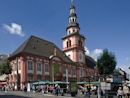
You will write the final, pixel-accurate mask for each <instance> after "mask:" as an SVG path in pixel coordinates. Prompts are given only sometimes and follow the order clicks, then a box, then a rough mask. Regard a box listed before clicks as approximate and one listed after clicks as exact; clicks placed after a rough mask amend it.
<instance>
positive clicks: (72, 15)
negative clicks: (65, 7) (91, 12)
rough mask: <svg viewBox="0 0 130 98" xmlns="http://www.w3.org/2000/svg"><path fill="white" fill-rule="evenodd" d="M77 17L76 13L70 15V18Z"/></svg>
mask: <svg viewBox="0 0 130 98" xmlns="http://www.w3.org/2000/svg"><path fill="white" fill-rule="evenodd" d="M74 16H75V17H76V18H77V15H76V14H75V13H71V14H70V15H69V17H74Z"/></svg>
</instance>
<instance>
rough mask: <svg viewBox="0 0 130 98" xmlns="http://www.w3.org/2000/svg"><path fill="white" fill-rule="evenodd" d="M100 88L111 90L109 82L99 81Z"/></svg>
mask: <svg viewBox="0 0 130 98" xmlns="http://www.w3.org/2000/svg"><path fill="white" fill-rule="evenodd" d="M101 89H102V90H111V83H107V82H101Z"/></svg>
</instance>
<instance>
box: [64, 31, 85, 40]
mask: <svg viewBox="0 0 130 98" xmlns="http://www.w3.org/2000/svg"><path fill="white" fill-rule="evenodd" d="M72 35H79V36H81V37H83V38H85V37H84V36H83V35H81V34H79V32H74V33H71V34H68V35H66V36H63V37H62V39H64V38H66V37H69V36H72Z"/></svg>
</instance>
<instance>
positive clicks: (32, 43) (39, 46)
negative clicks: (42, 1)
mask: <svg viewBox="0 0 130 98" xmlns="http://www.w3.org/2000/svg"><path fill="white" fill-rule="evenodd" d="M55 48H56V50H57V56H59V57H61V58H62V59H63V61H64V62H68V63H73V64H74V62H73V61H72V60H71V59H70V58H69V57H68V56H66V55H65V54H64V53H63V52H62V51H61V50H60V49H59V48H58V47H57V46H56V45H55V44H54V43H52V42H49V41H46V40H43V39H41V38H38V37H35V36H31V37H29V38H28V39H27V40H26V41H25V42H24V43H23V44H22V45H21V46H20V47H19V48H18V49H16V51H14V53H13V54H12V55H11V57H10V58H12V57H14V56H16V55H17V54H20V53H27V54H33V55H38V56H42V57H47V58H49V57H50V56H51V55H54V49H55Z"/></svg>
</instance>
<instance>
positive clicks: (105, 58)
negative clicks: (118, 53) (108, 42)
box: [97, 49, 117, 75]
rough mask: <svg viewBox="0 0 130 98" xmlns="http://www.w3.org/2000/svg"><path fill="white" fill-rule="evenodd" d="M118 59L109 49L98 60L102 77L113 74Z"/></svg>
mask: <svg viewBox="0 0 130 98" xmlns="http://www.w3.org/2000/svg"><path fill="white" fill-rule="evenodd" d="M116 64H117V62H116V58H115V55H114V54H113V53H112V52H109V51H108V50H107V49H105V50H104V51H103V53H102V54H101V55H100V56H99V57H98V59H97V67H98V71H99V74H100V75H105V74H111V73H112V72H113V70H114V69H115V67H116Z"/></svg>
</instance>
